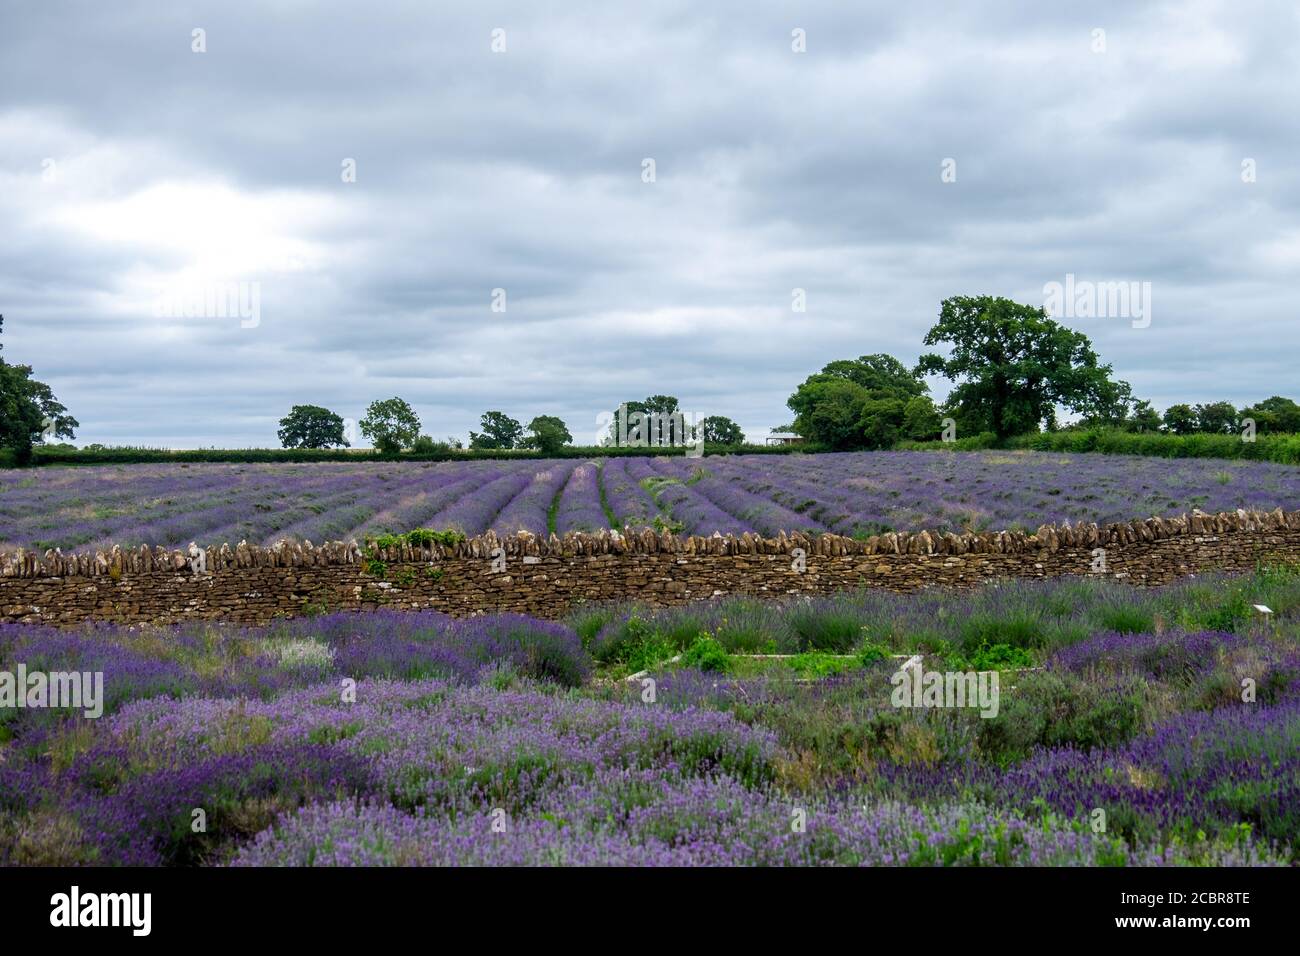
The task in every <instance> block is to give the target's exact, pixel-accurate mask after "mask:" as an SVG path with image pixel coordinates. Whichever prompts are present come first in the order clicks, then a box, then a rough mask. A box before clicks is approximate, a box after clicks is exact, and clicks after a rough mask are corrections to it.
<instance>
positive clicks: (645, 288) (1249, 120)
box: [0, 0, 1300, 447]
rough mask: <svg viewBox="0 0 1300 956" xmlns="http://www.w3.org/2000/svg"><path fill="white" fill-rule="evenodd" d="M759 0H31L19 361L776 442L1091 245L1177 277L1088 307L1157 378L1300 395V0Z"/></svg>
mask: <svg viewBox="0 0 1300 956" xmlns="http://www.w3.org/2000/svg"><path fill="white" fill-rule="evenodd" d="M756 6H757V5H755V4H753V3H747V2H736V3H724V2H710V3H708V4H700V3H698V2H690V3H687V2H683V3H675V2H667V0H652V2H649V3H640V4H609V3H590V4H587V3H537V2H533V3H508V4H506V3H491V2H483V0H476V2H474V3H468V2H466V3H430V2H427V0H421V2H410V3H401V2H380V3H351V2H348V3H329V4H322V3H308V2H298V0H261V2H258V3H243V2H233V0H223V2H221V3H207V4H190V3H185V2H166V3H163V2H152V3H130V2H123V0H113V2H111V3H102V2H96V3H89V2H88V3H75V4H74V3H65V2H58V0H52V2H48V3H39V4H38V3H30V4H21V3H7V4H5V5H3V6H2V7H0V222H3V228H4V236H3V242H0V313H2V314H3V315H4V316H5V320H6V321H5V325H4V336H3V341H2V344H3V345H4V356H5V358H7V359H8V360H10V361H21V362H25V363H29V364H31V365H33V366H35V368H36V370H37V375H38V377H39V378H41V379H42V380H44V381H46V382H48V383H49V384H51V385H52V386H53V387H54V390H55V392H56V394H57V395H58V396H59V398H60V399H61V400H62V401H64V402H65V404H67V405H68V406H69V408H70V410H71V411H72V413H73V414H75V415H76V416H77V417H78V418H79V419H80V421H81V423H82V427H81V429H80V430H79V431H78V435H77V440H78V442H79V443H87V442H104V443H112V444H146V445H165V446H172V447H198V446H209V445H217V446H226V447H238V446H273V445H275V444H276V437H275V431H276V423H277V420H278V419H279V418H280V417H281V416H282V415H283V414H284V413H285V412H286V411H287V410H288V408H289V407H290V406H291V405H293V404H295V403H312V404H322V405H326V406H328V407H330V408H332V409H334V410H336V411H337V412H338V413H339V414H341V415H343V416H345V417H349V418H360V417H361V415H362V413H363V411H364V408H365V406H366V404H367V403H368V402H369V401H371V400H373V399H377V398H386V397H389V396H392V395H400V396H402V397H404V398H406V399H407V400H408V401H410V402H411V403H412V405H414V406H415V408H416V410H417V412H418V413H419V414H420V416H421V418H422V419H423V421H424V425H425V431H427V432H429V433H430V434H433V435H435V436H438V437H442V436H446V435H459V436H461V437H464V436H465V435H466V434H467V432H468V431H469V429H470V428H471V427H476V426H477V419H478V416H479V414H480V413H481V412H483V411H484V410H485V409H489V408H491V409H501V410H504V411H506V412H507V413H509V414H511V415H512V416H514V417H515V418H518V419H520V420H522V421H524V422H527V421H528V420H529V419H530V418H531V417H532V416H534V415H537V414H558V415H559V416H561V417H562V418H564V419H565V420H566V421H567V422H568V423H569V425H570V428H571V430H572V431H573V433H574V435H575V437H576V438H578V439H579V440H580V441H586V440H590V437H591V435H592V433H593V432H594V431H595V427H596V416H597V415H598V414H599V413H600V412H602V411H605V410H607V409H609V408H611V407H613V406H614V405H616V404H617V403H618V402H619V401H620V400H626V399H631V398H640V397H643V396H645V395H647V394H651V393H669V394H673V395H677V396H678V397H679V398H680V399H681V402H682V406H683V407H684V408H685V409H686V410H688V411H692V412H696V413H699V414H724V415H728V416H730V417H732V418H734V419H735V420H737V421H738V422H739V423H740V424H741V425H742V426H743V427H744V428H745V430H746V431H747V432H748V433H749V435H750V437H751V438H761V435H762V434H764V433H766V432H767V431H768V430H769V428H771V427H772V426H774V425H780V424H783V423H786V422H788V421H789V420H790V417H791V416H790V412H789V411H788V409H787V408H786V407H785V400H786V399H787V398H788V397H789V395H790V393H791V392H792V391H793V389H794V387H795V386H796V385H797V384H798V383H799V382H800V381H802V379H803V378H804V377H805V376H806V375H808V374H809V373H810V372H813V371H815V370H817V369H818V368H820V367H821V366H822V365H823V364H825V363H826V362H828V361H831V360H833V359H838V358H848V357H853V356H857V355H861V354H864V353H869V352H889V353H892V354H894V355H896V356H898V357H899V358H900V359H902V360H903V361H905V362H907V363H908V364H911V363H912V362H914V361H915V359H916V357H917V355H918V354H919V353H920V352H921V351H922V346H921V339H922V337H923V336H924V334H925V331H926V329H928V328H929V326H930V325H931V324H932V323H933V321H934V320H935V318H936V315H937V312H938V308H939V303H940V301H941V300H942V299H943V298H945V297H946V296H950V295H958V294H968V295H975V294H985V293H987V294H995V295H1005V296H1009V297H1013V298H1016V299H1018V300H1020V301H1023V302H1031V303H1034V304H1042V303H1043V302H1044V287H1045V285H1046V284H1047V283H1050V282H1053V281H1056V282H1064V281H1065V276H1066V275H1067V274H1073V275H1074V276H1075V277H1076V282H1081V283H1082V282H1096V283H1103V282H1121V281H1123V282H1149V283H1150V284H1151V285H1150V289H1151V296H1150V301H1149V303H1148V304H1149V312H1148V314H1147V316H1146V318H1147V319H1149V323H1148V322H1146V321H1145V320H1141V321H1139V320H1137V319H1135V320H1133V321H1130V320H1129V318H1127V317H1124V316H1114V315H1111V316H1106V317H1088V316H1082V317H1080V316H1072V317H1062V319H1061V320H1062V321H1064V322H1066V324H1069V325H1071V326H1073V327H1075V328H1078V329H1080V330H1082V331H1084V332H1086V333H1087V334H1088V335H1089V336H1091V337H1092V339H1093V342H1094V343H1095V345H1096V346H1097V348H1098V350H1099V351H1100V353H1101V355H1102V357H1103V359H1104V360H1106V361H1109V362H1111V363H1113V365H1114V366H1115V370H1116V373H1117V375H1119V376H1120V377H1122V378H1125V379H1127V380H1128V381H1130V382H1131V383H1132V384H1133V387H1134V391H1135V393H1136V394H1138V395H1139V396H1141V397H1146V398H1150V399H1152V400H1153V401H1154V402H1155V404H1156V405H1157V407H1161V408H1163V407H1164V406H1166V405H1168V404H1171V403H1173V402H1180V401H1188V402H1195V401H1208V400H1215V399H1228V400H1231V401H1233V402H1234V403H1237V404H1242V403H1245V402H1248V401H1253V400H1257V399H1260V398H1263V397H1265V396H1267V395H1271V394H1274V393H1279V392H1280V393H1284V394H1291V395H1296V394H1297V393H1300V372H1298V371H1297V364H1296V357H1297V355H1300V324H1298V322H1297V319H1298V318H1300V317H1298V316H1297V306H1296V290H1297V285H1296V283H1297V277H1300V216H1298V215H1297V214H1298V213H1300V165H1298V164H1297V162H1296V156H1297V151H1298V150H1300V125H1298V124H1297V123H1296V116H1297V115H1300V82H1298V80H1300V8H1297V7H1296V5H1295V4H1294V3H1293V2H1287V0H1279V2H1276V3H1269V2H1260V3H1253V2H1240V3H1198V2H1187V3H1152V4H1143V3H1133V2H1116V3H1105V2H1090V3H1086V4H1083V3H1079V4H1052V5H1050V6H1051V7H1052V9H1051V10H1050V11H1049V10H1046V9H1044V8H1045V7H1047V6H1049V5H1046V4H1042V3H1036V2H1035V3H1029V2H1026V3H998V2H981V3H963V4H952V3H948V4H942V5H939V4H935V5H933V6H931V5H929V4H925V3H870V4H853V5H852V9H849V5H846V4H842V3H783V4H770V5H764V8H763V9H762V10H758V9H755V7H756ZM1057 8H1059V9H1057ZM196 30H201V31H203V32H202V33H200V34H197V35H196V33H195V31H196ZM494 31H500V32H495V33H494ZM798 31H802V32H798ZM801 39H802V45H803V46H804V47H805V48H806V51H805V52H797V51H796V49H795V47H797V46H800V45H801ZM494 46H495V47H496V48H497V49H495V50H494ZM195 47H205V48H206V49H205V51H204V52H195ZM502 47H504V49H502ZM647 160H653V177H651V176H650V174H649V173H650V170H649V164H647V162H646V161H647ZM947 161H951V162H947ZM352 169H355V177H352V176H351V175H350V174H349V173H350V170H352ZM352 178H354V179H355V181H347V180H349V179H352ZM649 179H652V181H647V180H649ZM1252 180H1253V181H1252ZM232 284H233V285H232ZM219 288H220V289H224V288H234V289H236V290H242V292H243V293H244V294H245V295H246V296H248V297H249V298H248V299H247V300H246V301H245V303H244V304H245V305H246V306H247V308H246V309H245V317H244V318H241V316H240V315H239V314H237V313H235V312H234V311H233V310H232V311H231V313H230V314H227V315H219V314H198V315H190V316H187V315H185V314H184V312H185V308H184V303H185V300H186V299H187V298H192V297H193V296H194V295H196V294H201V293H202V292H203V291H204V290H216V289H219ZM796 289H801V290H804V295H805V296H806V311H802V312H801V311H797V310H796V308H795V307H794V306H795V293H794V290H796ZM196 290H197V291H196ZM494 290H504V311H499V310H494V308H493V305H494V301H495V302H496V304H497V306H498V307H499V306H500V305H501V304H502V300H503V297H502V296H501V295H500V294H497V295H496V298H495V300H494ZM254 294H256V296H257V299H256V300H254V299H253V298H252V296H253V295H254ZM254 301H256V305H257V308H256V309H255V310H254V309H253V308H252V306H253V303H254ZM204 306H205V307H204V308H203V309H202V310H200V311H201V312H218V311H220V310H219V309H217V308H215V307H209V306H208V305H207V303H205V304H204ZM191 311H192V310H191ZM254 311H255V312H256V316H255V317H253V316H251V313H252V312H254ZM933 384H934V391H935V394H936V397H942V395H943V394H944V393H945V391H946V386H945V383H943V382H941V381H935V382H934V383H933Z"/></svg>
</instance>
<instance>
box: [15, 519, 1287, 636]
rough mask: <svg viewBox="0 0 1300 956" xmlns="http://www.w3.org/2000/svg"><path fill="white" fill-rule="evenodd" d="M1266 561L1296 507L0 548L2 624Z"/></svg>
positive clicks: (770, 591) (892, 583)
mask: <svg viewBox="0 0 1300 956" xmlns="http://www.w3.org/2000/svg"><path fill="white" fill-rule="evenodd" d="M1272 561H1300V511H1292V512H1284V511H1283V510H1282V509H1281V508H1278V509H1276V510H1274V511H1271V512H1263V511H1252V512H1246V511H1238V512H1236V513H1221V514H1203V513H1200V512H1193V513H1192V514H1189V515H1183V516H1181V517H1177V518H1148V519H1145V520H1135V521H1132V522H1127V523H1119V524H1109V525H1104V526H1098V525H1095V524H1080V525H1075V526H1073V527H1070V526H1068V525H1066V526H1048V525H1045V526H1043V527H1040V528H1039V529H1038V530H1037V531H1036V532H1035V533H1034V534H1026V533H1023V532H1019V531H1002V532H986V533H967V534H952V533H948V532H944V533H937V532H931V531H919V532H914V533H892V532H891V533H888V534H883V535H877V536H873V537H870V538H867V539H866V540H857V539H853V538H845V537H840V536H836V535H820V536H818V537H816V538H812V537H808V536H805V535H802V534H794V535H785V534H782V535H780V536H779V537H776V538H762V537H757V536H755V535H751V534H745V535H741V536H740V537H723V536H721V535H714V536H713V537H708V538H706V537H699V536H689V535H687V536H674V535H671V534H668V533H656V532H654V531H650V530H645V531H641V532H633V531H625V532H623V533H619V532H615V531H607V532H606V531H602V532H600V533H597V534H574V535H567V536H565V537H564V538H559V537H556V536H555V535H551V536H549V537H541V536H536V535H530V534H526V533H524V534H520V535H518V536H513V537H508V538H497V537H496V536H495V535H493V534H492V533H490V532H489V533H488V534H486V535H483V536H480V537H476V538H471V539H469V540H465V541H460V542H456V543H454V544H436V543H435V544H430V545H426V546H413V545H410V544H402V545H400V546H395V547H391V548H388V549H382V550H375V549H372V550H369V551H367V550H366V549H363V548H362V547H361V546H360V545H358V544H357V543H356V542H355V541H353V542H347V543H344V542H330V543H326V544H323V545H320V546H313V545H312V544H311V543H310V542H304V543H301V544H296V543H289V542H281V543H280V544H277V545H275V546H273V547H269V548H261V547H255V546H252V545H248V544H246V543H243V542H241V543H240V544H238V545H236V546H235V547H231V546H230V545H228V544H223V545H221V546H220V547H215V548H209V549H206V550H200V549H199V548H198V547H196V546H193V545H192V546H191V547H190V548H189V549H188V551H168V550H166V549H163V548H152V549H151V548H140V549H138V550H122V549H119V548H113V549H112V550H110V551H107V552H105V551H98V552H95V553H93V554H89V553H87V554H73V555H65V554H63V553H61V552H59V551H47V552H45V553H44V554H43V555H38V554H36V553H34V552H23V551H18V552H13V553H5V554H0V621H10V622H13V621H23V622H47V623H56V624H74V623H78V622H80V621H83V620H86V619H95V620H108V621H118V622H126V623H136V622H156V623H172V622H179V621H185V620H196V619H216V620H223V621H228V622H232V623H241V624H256V623H265V622H267V621H270V620H272V619H274V618H276V617H281V616H291V615H296V614H304V613H314V612H319V611H322V610H331V611H333V610H363V609H373V608H380V607H390V608H402V609H417V608H432V609H436V610H439V611H444V612H446V613H449V614H453V615H457V616H468V615H472V614H478V613H484V612H492V611H517V612H520V613H525V614H531V615H534V616H537V617H550V618H554V617H560V616H562V615H564V614H565V613H566V612H567V611H568V610H569V609H570V608H572V606H573V605H574V604H575V603H577V602H583V601H588V602H590V601H613V600H637V601H641V602H644V603H646V604H649V605H654V606H667V605H674V604H684V603H687V602H689V601H693V600H699V599H702V598H708V597H714V596H718V595H723V594H737V593H744V594H754V595H766V596H771V597H784V596H788V595H799V594H819V593H827V592H831V591H836V590H841V589H844V588H853V587H859V586H879V587H886V588H891V589H894V590H900V591H907V590H914V589H916V588H920V587H924V586H927V585H943V586H953V587H971V586H974V585H977V584H979V583H982V582H985V581H989V580H994V579H998V578H1010V577H1017V578H1045V577H1054V576H1059V575H1066V574H1102V575H1105V576H1109V577H1116V578H1120V579H1124V580H1128V581H1131V582H1132V583H1135V584H1141V585H1152V584H1162V583H1165V582H1168V581H1171V580H1174V579H1176V578H1179V577H1182V576H1185V575H1188V574H1192V573H1195V572H1198V571H1206V570H1236V571H1242V570H1250V569H1252V568H1254V567H1255V566H1256V565H1257V564H1258V563H1260V562H1272ZM374 562H379V563H378V564H376V563H374Z"/></svg>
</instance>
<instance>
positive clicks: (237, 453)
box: [0, 436, 827, 468]
mask: <svg viewBox="0 0 1300 956" xmlns="http://www.w3.org/2000/svg"><path fill="white" fill-rule="evenodd" d="M418 438H419V436H417V440H418ZM826 450H827V449H826V448H824V447H822V446H820V445H815V444H810V443H803V444H799V445H744V446H740V447H724V446H712V447H710V446H708V445H706V446H705V449H704V451H705V454H706V455H719V454H738V455H739V454H743V455H799V454H811V453H816V452H820V451H826ZM370 454H371V453H370V452H369V451H368V450H365V449H360V450H357V449H347V448H186V449H179V450H174V449H170V448H144V447H133V446H113V447H105V446H103V445H87V446H86V447H84V448H80V449H76V448H72V447H71V446H68V445H62V444H60V445H36V446H35V448H33V449H32V452H31V454H30V456H29V457H28V458H27V459H26V460H24V461H19V460H18V458H17V456H15V454H14V451H13V449H7V448H0V467H4V468H10V467H18V466H19V465H24V464H30V465H36V466H42V465H138V464H165V463H197V462H225V463H233V464H252V463H255V462H258V463H273V462H324V461H360V460H365V459H366V458H367V457H368V456H369V455H370ZM680 454H681V449H680V448H676V449H671V448H651V447H641V448H637V447H626V448H620V447H616V446H614V445H586V446H580V445H570V446H566V447H564V448H561V449H560V450H559V451H557V452H555V453H554V454H550V455H548V454H545V453H543V452H540V451H538V450H536V449H520V448H514V449H498V448H484V449H469V450H459V449H458V446H457V443H456V442H455V441H454V440H451V441H448V442H434V450H433V451H421V452H417V451H415V448H414V446H412V448H411V450H410V451H405V452H398V453H395V454H393V455H392V456H391V457H393V458H395V459H397V460H402V461H421V462H433V461H448V460H455V461H474V460H481V461H492V460H499V459H525V460H531V459H539V458H567V459H573V458H583V459H589V458H635V457H638V456H645V455H680Z"/></svg>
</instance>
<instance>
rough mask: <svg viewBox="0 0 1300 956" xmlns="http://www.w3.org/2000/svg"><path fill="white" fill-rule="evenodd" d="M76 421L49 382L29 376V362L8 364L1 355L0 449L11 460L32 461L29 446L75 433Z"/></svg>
mask: <svg viewBox="0 0 1300 956" xmlns="http://www.w3.org/2000/svg"><path fill="white" fill-rule="evenodd" d="M3 330H4V316H3V315H0V331H3ZM3 348H4V346H3V345H0V349H3ZM79 424H80V423H79V422H78V421H77V420H76V419H75V418H73V417H72V416H71V415H69V414H68V409H67V407H66V406H64V405H63V403H61V402H60V401H59V400H58V399H56V398H55V397H54V392H53V391H51V389H50V387H49V386H48V385H46V384H45V383H44V382H38V381H37V380H36V379H34V378H32V367H31V366H30V365H11V364H9V363H8V362H6V361H5V360H4V359H2V358H0V449H4V450H5V451H7V452H8V453H9V454H10V455H11V456H12V461H13V463H14V464H19V465H25V464H27V463H28V462H29V461H31V458H32V447H33V445H35V444H36V443H38V442H42V441H45V440H48V439H50V438H55V437H61V438H73V437H75V434H74V432H73V429H75V428H77V427H79Z"/></svg>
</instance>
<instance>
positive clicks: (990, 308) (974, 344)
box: [916, 296, 1132, 439]
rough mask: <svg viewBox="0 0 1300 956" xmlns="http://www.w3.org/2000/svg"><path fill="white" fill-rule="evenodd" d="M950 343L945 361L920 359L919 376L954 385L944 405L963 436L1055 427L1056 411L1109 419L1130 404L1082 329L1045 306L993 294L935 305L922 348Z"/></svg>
mask: <svg viewBox="0 0 1300 956" xmlns="http://www.w3.org/2000/svg"><path fill="white" fill-rule="evenodd" d="M939 343H949V344H950V345H951V346H952V349H951V354H950V355H949V356H948V357H947V358H944V357H943V356H941V355H937V354H934V353H929V354H926V355H922V356H921V359H920V361H919V362H918V363H917V366H916V373H917V374H918V375H925V374H937V375H942V376H944V377H945V378H948V379H951V380H952V381H954V382H956V383H957V384H956V386H955V387H954V388H953V389H952V391H951V392H950V393H949V396H948V402H947V404H946V408H948V409H949V410H950V411H953V412H955V413H956V418H957V422H958V426H959V427H960V428H961V429H962V430H963V431H966V432H967V433H971V432H985V431H988V432H993V433H994V434H995V435H997V437H998V438H999V439H1003V438H1009V437H1011V436H1013V435H1019V434H1023V433H1026V432H1033V431H1037V430H1038V429H1039V427H1040V426H1046V427H1048V428H1054V427H1055V425H1056V407H1057V406H1058V405H1059V406H1063V407H1064V408H1067V409H1069V410H1071V411H1075V412H1081V413H1083V414H1084V415H1085V416H1093V417H1096V418H1100V419H1106V418H1113V417H1114V416H1115V415H1116V414H1117V412H1118V410H1119V409H1120V408H1121V407H1123V406H1125V405H1126V404H1127V403H1129V402H1131V401H1132V396H1131V394H1130V390H1129V386H1128V384H1127V383H1125V382H1115V381H1112V380H1111V371H1112V369H1111V366H1109V365H1100V364H1098V359H1097V353H1096V352H1094V351H1093V349H1092V343H1091V342H1089V340H1088V337H1087V336H1086V335H1084V334H1083V333H1081V332H1075V331H1074V330H1072V329H1067V328H1066V327H1065V326H1063V325H1060V324H1058V323H1056V322H1053V321H1052V320H1051V319H1049V318H1048V317H1047V312H1046V310H1045V309H1043V308H1041V307H1037V306H1030V305H1021V304H1020V303H1018V302H1013V301H1011V300H1010V299H1003V298H995V297H993V296H954V297H953V298H950V299H945V300H944V301H943V303H942V304H941V306H940V308H939V321H938V322H937V323H936V324H935V325H934V326H933V327H932V328H931V329H930V331H929V332H927V333H926V336H925V344H926V345H937V344H939Z"/></svg>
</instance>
